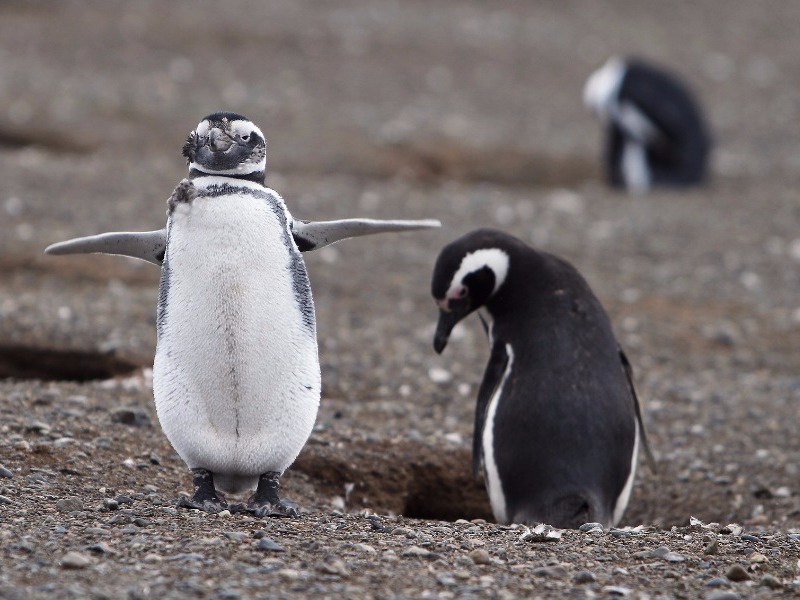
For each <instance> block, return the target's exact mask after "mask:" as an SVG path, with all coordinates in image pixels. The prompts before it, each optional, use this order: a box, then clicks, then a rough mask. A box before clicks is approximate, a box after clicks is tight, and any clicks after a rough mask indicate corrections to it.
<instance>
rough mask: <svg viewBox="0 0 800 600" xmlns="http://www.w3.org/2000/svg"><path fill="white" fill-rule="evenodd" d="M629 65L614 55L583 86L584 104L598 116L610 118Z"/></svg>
mask: <svg viewBox="0 0 800 600" xmlns="http://www.w3.org/2000/svg"><path fill="white" fill-rule="evenodd" d="M626 69H627V67H626V64H625V61H624V60H622V59H621V58H620V57H618V56H612V57H611V58H609V59H608V61H606V64H604V65H603V66H602V67H600V68H599V69H597V70H596V71H595V72H594V73H592V74H591V75H590V76H589V78H588V79H587V80H586V85H585V86H584V87H583V104H584V105H585V106H586V108H588V109H589V110H591V111H592V112H594V113H595V114H596V115H597V116H598V117H601V118H608V116H609V114H610V113H611V110H612V107H613V105H614V102H616V100H617V96H618V94H619V88H620V86H621V85H622V79H623V78H624V77H625V71H626Z"/></svg>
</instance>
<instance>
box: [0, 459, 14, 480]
mask: <svg viewBox="0 0 800 600" xmlns="http://www.w3.org/2000/svg"><path fill="white" fill-rule="evenodd" d="M13 476H14V473H12V472H11V471H9V470H8V469H6V468H5V466H4V465H3V464H2V463H0V477H7V478H8V479H11V478H12V477H13Z"/></svg>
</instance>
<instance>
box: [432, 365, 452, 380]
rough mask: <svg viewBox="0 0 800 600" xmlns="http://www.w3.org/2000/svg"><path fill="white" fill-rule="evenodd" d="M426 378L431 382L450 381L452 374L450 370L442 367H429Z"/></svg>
mask: <svg viewBox="0 0 800 600" xmlns="http://www.w3.org/2000/svg"><path fill="white" fill-rule="evenodd" d="M428 378H429V379H430V380H431V381H432V382H433V383H438V384H443V383H450V381H452V379H453V375H452V374H451V373H450V371H447V370H445V369H442V368H441V367H431V368H430V369H428Z"/></svg>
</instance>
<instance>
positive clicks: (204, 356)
mask: <svg viewBox="0 0 800 600" xmlns="http://www.w3.org/2000/svg"><path fill="white" fill-rule="evenodd" d="M183 154H184V156H185V157H186V159H187V162H188V165H189V174H188V178H187V179H184V180H183V181H182V182H181V183H180V184H179V185H178V186H177V187H176V188H175V191H174V192H173V194H172V196H171V197H170V198H169V200H168V211H167V215H168V219H167V226H166V228H165V229H164V230H158V231H150V232H116V233H108V234H102V235H99V236H92V237H88V238H80V239H77V240H70V241H67V242H62V243H60V244H55V245H53V246H51V247H49V248H48V249H47V250H46V251H47V252H48V253H50V254H72V253H84V252H104V253H110V254H122V255H127V256H133V257H135V258H140V259H143V260H147V261H149V262H152V263H154V264H157V265H161V283H160V289H159V300H158V313H157V347H156V356H155V363H154V366H153V392H154V396H155V404H156V410H157V413H158V418H159V421H160V423H161V426H162V429H163V430H164V433H165V434H166V436H167V438H169V440H170V442H171V443H172V445H173V447H174V448H175V450H176V451H177V452H178V454H179V455H180V456H181V458H182V459H183V460H184V462H186V464H187V465H188V466H189V468H190V469H191V470H192V471H193V473H194V487H195V493H194V496H193V497H192V498H191V499H190V500H187V499H182V500H181V501H180V505H181V506H185V507H191V508H200V509H203V510H207V511H211V512H217V511H220V510H222V509H223V508H226V507H228V505H227V502H226V500H225V498H224V496H222V494H220V493H219V492H218V490H221V491H225V492H231V493H238V492H243V491H246V490H248V489H253V488H255V493H254V494H253V495H252V496H251V497H250V499H249V500H248V501H247V504H246V505H235V506H231V507H229V508H231V510H246V511H249V512H254V513H255V514H258V515H276V516H281V515H291V514H294V513H295V509H294V508H293V507H292V506H291V505H289V504H287V503H285V502H284V501H282V500H281V499H280V497H279V495H278V487H279V486H278V481H279V477H280V475H281V474H282V473H283V471H284V470H285V469H286V468H287V467H288V466H289V465H291V464H292V462H293V461H294V460H295V458H296V457H297V455H298V454H299V452H300V450H301V449H302V448H303V446H304V445H305V442H306V440H307V439H308V437H309V435H310V434H311V430H312V428H313V425H314V421H315V419H316V414H317V407H318V405H319V399H320V387H321V386H320V366H319V357H318V351H317V338H316V321H315V315H314V304H313V300H312V296H311V288H310V285H309V280H308V275H307V273H306V268H305V263H304V262H303V259H302V256H301V250H313V249H316V248H320V247H322V246H324V245H326V244H329V243H332V242H335V241H337V240H340V239H343V238H346V237H352V236H357V235H366V234H370V233H379V232H382V231H400V230H407V229H420V228H427V227H438V226H439V223H438V221H431V220H426V221H375V220H369V219H350V220H344V221H330V222H323V223H314V222H305V221H295V220H294V219H293V218H292V216H291V215H290V213H289V211H288V210H287V208H286V206H285V204H284V202H283V200H282V199H281V197H280V196H279V195H278V194H277V193H276V192H274V191H273V190H271V189H269V188H267V187H265V186H264V172H265V168H266V141H265V138H264V135H263V133H262V132H261V130H260V129H259V128H258V127H257V126H256V125H254V124H253V123H252V122H251V121H249V120H248V119H246V118H245V117H243V116H241V115H237V114H235V113H215V114H213V115H209V116H208V117H206V118H205V119H203V120H202V121H201V122H200V124H199V125H198V126H197V128H196V129H195V130H194V131H193V132H192V133H191V134H190V135H189V137H188V139H187V141H186V144H185V145H184V147H183Z"/></svg>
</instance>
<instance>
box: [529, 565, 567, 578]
mask: <svg viewBox="0 0 800 600" xmlns="http://www.w3.org/2000/svg"><path fill="white" fill-rule="evenodd" d="M533 574H534V575H538V576H539V577H550V578H552V579H565V578H566V577H567V570H566V569H565V568H564V567H559V566H555V567H539V568H538V569H534V570H533Z"/></svg>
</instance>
